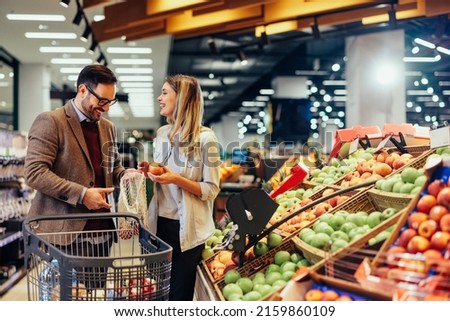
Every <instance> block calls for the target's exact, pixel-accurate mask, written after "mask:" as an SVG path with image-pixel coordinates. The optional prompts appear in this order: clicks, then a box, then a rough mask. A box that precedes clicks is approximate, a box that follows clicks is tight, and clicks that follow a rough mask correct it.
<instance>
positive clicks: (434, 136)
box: [430, 126, 450, 148]
mask: <svg viewBox="0 0 450 321" xmlns="http://www.w3.org/2000/svg"><path fill="white" fill-rule="evenodd" d="M449 145H450V127H449V126H445V127H441V128H437V129H433V130H430V147H431V148H436V147H442V146H449Z"/></svg>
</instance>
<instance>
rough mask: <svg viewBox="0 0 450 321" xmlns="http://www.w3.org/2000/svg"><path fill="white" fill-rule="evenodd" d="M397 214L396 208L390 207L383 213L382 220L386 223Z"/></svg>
mask: <svg viewBox="0 0 450 321" xmlns="http://www.w3.org/2000/svg"><path fill="white" fill-rule="evenodd" d="M396 213H397V210H396V209H395V208H392V207H388V208H386V209H384V210H383V212H381V220H382V221H385V220H387V219H388V218H390V217H392V216H394V215H395V214H396Z"/></svg>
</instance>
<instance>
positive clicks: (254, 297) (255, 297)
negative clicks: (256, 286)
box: [242, 291, 262, 301]
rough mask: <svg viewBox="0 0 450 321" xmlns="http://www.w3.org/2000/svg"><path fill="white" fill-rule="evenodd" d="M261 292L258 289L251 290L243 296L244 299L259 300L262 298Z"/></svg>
mask: <svg viewBox="0 0 450 321" xmlns="http://www.w3.org/2000/svg"><path fill="white" fill-rule="evenodd" d="M261 298H262V296H261V293H259V292H258V291H250V292H248V293H246V294H244V296H243V297H242V301H258V300H261Z"/></svg>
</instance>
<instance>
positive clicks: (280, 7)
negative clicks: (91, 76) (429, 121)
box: [0, 0, 450, 128]
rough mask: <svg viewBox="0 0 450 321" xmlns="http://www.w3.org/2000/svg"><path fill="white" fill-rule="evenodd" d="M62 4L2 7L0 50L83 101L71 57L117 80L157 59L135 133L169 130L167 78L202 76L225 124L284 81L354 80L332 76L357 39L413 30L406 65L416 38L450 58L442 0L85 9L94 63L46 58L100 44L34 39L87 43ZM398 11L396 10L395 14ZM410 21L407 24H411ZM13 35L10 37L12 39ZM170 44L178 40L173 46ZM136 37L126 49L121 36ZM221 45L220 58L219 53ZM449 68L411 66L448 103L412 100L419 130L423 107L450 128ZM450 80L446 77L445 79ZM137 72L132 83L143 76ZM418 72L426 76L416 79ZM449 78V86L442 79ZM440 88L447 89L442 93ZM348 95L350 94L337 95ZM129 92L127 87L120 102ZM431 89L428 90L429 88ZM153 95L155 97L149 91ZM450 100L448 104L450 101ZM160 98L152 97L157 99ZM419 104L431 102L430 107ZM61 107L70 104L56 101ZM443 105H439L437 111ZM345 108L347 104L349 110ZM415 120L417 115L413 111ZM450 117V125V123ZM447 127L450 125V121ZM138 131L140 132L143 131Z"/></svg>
mask: <svg viewBox="0 0 450 321" xmlns="http://www.w3.org/2000/svg"><path fill="white" fill-rule="evenodd" d="M58 2H59V1H57V0H47V1H39V0H2V4H1V6H0V28H1V30H2V32H1V33H0V46H1V47H3V48H4V49H5V50H6V51H8V52H9V53H10V54H12V55H14V56H15V57H16V58H17V59H18V60H19V61H20V62H21V63H43V64H48V65H49V66H50V70H51V79H52V84H53V90H54V91H60V92H61V91H63V89H64V90H67V89H69V91H74V90H75V88H74V81H73V80H68V74H62V73H61V72H60V68H61V67H78V68H80V66H81V65H80V64H76V65H64V66H62V65H55V64H51V63H50V61H51V59H52V58H61V57H63V56H70V57H77V58H82V57H84V58H89V59H91V60H92V61H94V62H95V60H96V58H97V57H98V56H99V54H100V53H103V54H104V55H105V57H106V61H107V63H108V66H109V67H111V68H112V69H113V70H114V71H116V68H119V67H125V66H123V65H121V66H119V65H117V64H115V63H113V62H114V59H116V58H149V57H150V58H151V59H152V60H153V63H152V65H150V66H149V65H141V64H133V65H130V66H126V67H131V68H134V70H135V72H136V71H139V70H141V71H142V70H143V69H144V68H152V69H153V74H152V75H151V76H152V77H153V86H154V87H153V96H150V95H147V96H146V97H145V99H146V100H147V105H144V106H146V107H147V108H149V109H150V108H152V106H151V105H153V107H154V108H155V112H154V114H153V116H150V117H139V116H140V115H139V114H138V113H137V112H135V113H134V114H133V110H132V108H131V107H132V106H130V105H131V104H132V102H131V101H129V102H128V103H127V102H122V103H121V108H122V109H123V112H124V115H123V116H120V114H119V115H118V116H119V118H118V120H117V121H116V123H117V124H118V125H119V126H120V125H121V124H122V126H123V127H128V128H136V127H142V126H146V127H150V128H152V127H156V126H157V124H158V123H159V113H158V105H157V103H156V97H157V96H158V94H159V91H160V87H161V85H162V82H163V79H164V77H165V75H166V74H173V73H185V74H191V75H194V76H197V77H198V78H199V79H200V81H201V84H202V88H203V90H204V92H205V123H207V124H210V123H211V122H215V121H218V120H220V117H221V115H223V114H225V113H227V112H236V111H239V110H240V109H241V110H243V111H244V112H245V110H246V108H247V109H248V106H247V107H244V108H242V102H243V101H255V97H256V96H258V94H259V90H260V89H261V88H269V87H271V83H272V80H273V79H274V78H276V77H280V76H301V75H303V76H306V77H307V78H308V79H309V80H311V81H312V82H313V83H314V84H321V83H322V82H323V80H328V79H335V80H336V79H345V73H343V71H345V64H343V65H342V67H341V70H340V71H339V72H333V71H332V70H331V66H332V64H334V63H336V62H341V63H343V58H344V54H345V38H346V37H347V36H350V35H358V34H364V33H368V32H374V31H385V30H390V29H394V28H402V29H405V33H406V40H405V48H406V49H405V55H408V56H411V54H410V50H411V47H412V46H411V44H412V41H413V39H414V38H415V37H419V36H420V37H423V38H424V39H428V40H430V41H434V43H437V44H439V45H441V46H443V47H444V48H447V49H450V41H449V33H450V32H449V24H448V13H449V12H450V3H449V2H448V1H440V0H399V1H369V0H342V1H325V0H324V1H322V0H303V1H300V0H299V1H293V0H259V1H256V0H189V1H167V0H149V1H147V0H128V1H107V0H84V1H80V2H78V3H80V4H81V6H82V9H83V13H84V14H85V16H86V17H87V20H88V22H89V25H90V26H92V29H93V31H94V32H93V34H94V37H95V38H96V40H98V42H99V43H100V50H101V52H100V51H99V48H97V49H96V51H95V53H94V54H89V53H88V52H87V50H86V52H85V53H80V54H69V53H56V54H51V53H41V52H40V51H39V47H41V46H48V47H51V46H57V45H64V46H84V48H86V49H88V48H89V47H90V45H91V43H92V39H93V37H92V35H91V36H90V37H89V40H88V42H82V41H81V40H79V38H78V37H77V38H76V39H73V40H48V39H26V38H25V37H24V34H25V32H27V31H39V30H38V29H39V26H41V28H47V29H46V30H47V31H58V32H62V31H67V32H73V33H75V34H76V35H77V36H79V35H81V34H82V33H83V31H84V29H85V25H86V24H85V23H84V22H83V21H82V22H81V23H80V25H75V24H73V23H72V20H73V19H74V17H75V15H76V13H77V1H76V0H72V1H70V2H69V6H68V8H63V7H62V6H60V5H59V3H58ZM392 4H394V5H392ZM393 8H394V9H395V10H396V16H397V20H396V25H395V26H394V25H392V24H389V23H388V22H384V23H378V24H370V25H363V24H362V22H361V19H362V18H363V17H369V16H373V15H375V14H384V16H385V17H388V13H389V12H390V10H392V9H393ZM8 13H39V14H62V15H64V16H65V22H45V23H43V22H36V21H35V22H18V21H11V20H8V19H6V14H8ZM97 14H104V15H105V19H104V20H103V21H99V22H93V19H94V16H95V15H97ZM402 18H404V19H402ZM279 22H285V25H286V26H287V29H290V30H288V31H285V32H282V33H276V34H271V33H272V32H274V28H275V27H276V26H277V23H279ZM314 23H316V25H317V27H318V28H317V29H316V31H317V30H318V31H319V32H318V33H316V34H314V33H313V28H311V25H312V24H314ZM255 26H260V27H262V28H263V30H264V26H265V28H266V29H265V30H266V31H267V34H268V38H267V39H268V41H267V42H264V40H262V39H263V38H262V37H256V36H255ZM6 30H7V32H5V31H6ZM168 34H170V35H171V36H167V35H168ZM122 35H126V40H121V38H120V37H121V36H122ZM211 39H213V40H214V43H215V48H216V50H212V48H211V46H210V42H211ZM119 46H120V47H123V46H134V47H141V48H152V53H151V54H128V55H125V54H119V55H118V54H113V53H110V52H108V48H109V47H119ZM421 49H422V50H421V52H420V54H425V55H429V56H433V57H434V51H431V50H428V51H427V50H423V49H426V48H424V47H422V48H421ZM240 52H243V53H244V54H245V55H246V57H247V58H248V64H247V65H245V66H243V65H241V62H240V58H239V53H240ZM441 57H442V59H441V60H440V61H438V62H436V63H417V64H407V65H406V69H407V71H408V72H409V74H411V75H416V76H407V78H406V79H407V89H408V90H412V89H418V88H417V86H415V85H414V81H415V80H417V79H419V80H420V79H421V78H422V76H423V75H430V77H429V78H430V81H431V82H433V83H436V87H435V88H434V91H435V93H437V92H439V94H440V96H441V98H440V101H443V102H445V103H446V104H447V105H446V108H441V107H439V106H435V105H436V102H433V101H432V95H430V94H429V93H427V94H425V95H423V96H418V95H412V96H410V97H408V99H407V101H408V100H409V99H410V100H412V99H414V103H413V104H412V105H413V108H412V109H411V112H408V115H409V116H408V120H409V121H411V122H416V121H417V122H418V121H419V119H423V118H424V114H423V113H416V112H413V110H415V107H417V105H418V104H421V105H422V106H424V107H425V105H426V104H428V105H427V110H429V111H430V113H432V114H439V115H441V116H440V117H441V118H439V119H438V120H439V121H442V120H446V119H450V114H449V113H450V112H449V111H448V110H450V109H449V108H448V103H449V101H448V97H449V96H448V94H447V91H445V90H446V88H445V86H446V85H445V84H446V83H445V81H450V76H449V75H447V70H449V64H450V59H449V58H450V56H449V55H446V54H441ZM436 71H440V72H441V74H440V75H441V76H436V75H435V72H436ZM135 72H132V73H131V74H129V75H133V74H134V73H135ZM414 72H417V73H414ZM442 75H445V76H442ZM439 82H441V85H445V86H439ZM337 88H338V89H339V88H341V89H342V88H345V87H342V86H341V87H339V86H338V87H337ZM124 89H125V87H124V86H122V83H121V81H119V92H124ZM425 89H426V88H425ZM149 91H150V90H149ZM443 91H445V93H446V94H447V95H443ZM148 94H151V93H148ZM419 97H424V98H420V99H419V100H418V98H419ZM52 103H53V104H55V105H57V104H58V103H60V101H53V102H52ZM437 103H438V102H437ZM340 104H341V105H345V102H344V103H342V102H341V103H340ZM408 111H410V109H408ZM446 115H448V116H446ZM446 117H447V118H446ZM136 124H138V125H136Z"/></svg>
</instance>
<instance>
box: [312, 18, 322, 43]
mask: <svg viewBox="0 0 450 321" xmlns="http://www.w3.org/2000/svg"><path fill="white" fill-rule="evenodd" d="M311 30H312V34H313V36H314V38H315V39H320V30H319V24H318V23H317V18H314V22H313V24H312V25H311Z"/></svg>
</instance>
